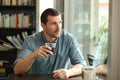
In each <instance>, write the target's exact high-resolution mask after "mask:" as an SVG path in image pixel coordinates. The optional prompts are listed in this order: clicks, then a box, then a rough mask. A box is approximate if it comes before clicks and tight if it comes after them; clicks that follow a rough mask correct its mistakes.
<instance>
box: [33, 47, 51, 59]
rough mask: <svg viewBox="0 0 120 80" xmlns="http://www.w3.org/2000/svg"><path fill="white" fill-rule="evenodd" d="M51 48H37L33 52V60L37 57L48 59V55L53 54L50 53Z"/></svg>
mask: <svg viewBox="0 0 120 80" xmlns="http://www.w3.org/2000/svg"><path fill="white" fill-rule="evenodd" d="M51 50H52V48H51V47H49V46H47V45H43V46H40V48H38V49H37V50H35V51H34V52H33V54H34V57H35V58H38V57H40V56H41V57H48V54H53V52H52V51H51Z"/></svg>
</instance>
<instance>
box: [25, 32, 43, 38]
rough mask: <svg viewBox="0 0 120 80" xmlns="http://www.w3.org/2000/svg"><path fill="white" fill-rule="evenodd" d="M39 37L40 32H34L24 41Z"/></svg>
mask: <svg viewBox="0 0 120 80" xmlns="http://www.w3.org/2000/svg"><path fill="white" fill-rule="evenodd" d="M40 35H41V32H36V33H33V34H31V35H28V36H27V37H26V38H25V39H37V38H39V37H40Z"/></svg>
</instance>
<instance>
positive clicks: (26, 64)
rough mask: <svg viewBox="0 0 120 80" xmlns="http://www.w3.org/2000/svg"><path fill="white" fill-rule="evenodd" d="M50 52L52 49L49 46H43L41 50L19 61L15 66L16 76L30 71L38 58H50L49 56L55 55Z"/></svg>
mask: <svg viewBox="0 0 120 80" xmlns="http://www.w3.org/2000/svg"><path fill="white" fill-rule="evenodd" d="M50 50H51V47H49V46H41V47H40V48H38V49H37V50H35V51H34V52H33V53H31V54H30V55H28V56H27V57H25V58H23V59H21V60H20V61H18V62H17V63H16V64H15V66H14V72H15V74H23V73H27V72H28V71H29V70H30V67H31V65H32V64H33V62H34V61H35V59H36V58H38V57H48V55H49V54H53V53H52V51H50ZM47 53H49V54H47Z"/></svg>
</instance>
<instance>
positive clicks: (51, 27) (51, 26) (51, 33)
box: [43, 15, 62, 38]
mask: <svg viewBox="0 0 120 80" xmlns="http://www.w3.org/2000/svg"><path fill="white" fill-rule="evenodd" d="M61 29H62V20H61V15H58V16H48V18H47V23H46V24H44V26H43V30H44V32H45V34H46V35H47V36H48V37H51V38H58V37H59V36H60V33H61Z"/></svg>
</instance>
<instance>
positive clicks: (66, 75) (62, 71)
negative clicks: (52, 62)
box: [53, 69, 69, 79]
mask: <svg viewBox="0 0 120 80" xmlns="http://www.w3.org/2000/svg"><path fill="white" fill-rule="evenodd" d="M53 77H54V78H61V79H66V78H69V73H68V70H65V69H59V70H56V71H54V72H53Z"/></svg>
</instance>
